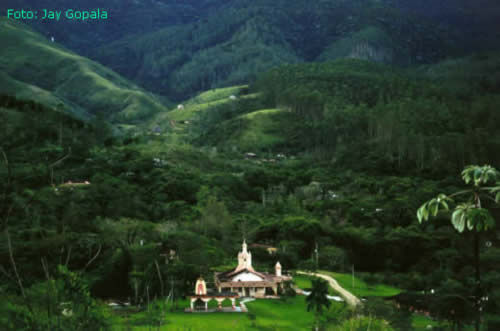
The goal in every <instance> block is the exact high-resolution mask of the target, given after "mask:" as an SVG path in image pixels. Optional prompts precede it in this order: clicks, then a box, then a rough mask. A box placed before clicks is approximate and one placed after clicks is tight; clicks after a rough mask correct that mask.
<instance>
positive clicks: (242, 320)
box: [113, 297, 313, 331]
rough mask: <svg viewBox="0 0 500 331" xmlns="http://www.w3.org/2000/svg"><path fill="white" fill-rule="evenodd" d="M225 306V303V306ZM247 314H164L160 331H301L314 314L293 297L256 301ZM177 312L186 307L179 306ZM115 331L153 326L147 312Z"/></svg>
mask: <svg viewBox="0 0 500 331" xmlns="http://www.w3.org/2000/svg"><path fill="white" fill-rule="evenodd" d="M226 305H227V302H226ZM246 305H247V307H248V309H249V311H250V312H249V313H207V314H205V313H193V314H186V313H184V312H183V311H182V312H181V311H168V310H167V311H166V312H164V314H165V315H164V316H165V321H164V326H162V328H161V330H162V331H163V330H179V329H191V330H199V329H201V328H204V329H210V330H215V329H216V330H266V329H274V330H304V329H307V328H308V327H309V326H310V325H311V323H312V320H313V314H312V313H308V312H307V311H306V309H305V306H306V305H305V298H304V297H296V298H292V299H289V300H287V301H282V300H256V301H253V302H249V303H247V304H246ZM179 307H180V308H184V307H187V302H181V303H180V304H179ZM119 319H120V320H119V321H118V322H117V324H116V325H115V326H114V328H113V329H114V330H122V329H123V328H125V327H132V330H148V328H150V327H151V325H152V323H151V320H150V319H149V316H148V313H147V312H142V313H133V314H129V315H125V316H120V318H119Z"/></svg>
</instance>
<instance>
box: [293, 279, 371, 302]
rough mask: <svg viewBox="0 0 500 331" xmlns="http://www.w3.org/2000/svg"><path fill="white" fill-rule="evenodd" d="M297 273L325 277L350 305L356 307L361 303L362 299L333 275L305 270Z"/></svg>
mask: <svg viewBox="0 0 500 331" xmlns="http://www.w3.org/2000/svg"><path fill="white" fill-rule="evenodd" d="M297 273H298V274H302V275H308V276H315V277H319V278H323V279H324V280H326V281H328V284H330V286H331V287H332V288H333V289H334V290H335V291H337V292H338V293H339V294H340V296H341V297H343V298H344V299H345V301H346V302H347V304H348V305H349V306H353V307H356V306H358V305H360V304H361V301H360V300H359V299H358V298H357V297H356V296H354V295H353V294H352V293H351V292H349V291H347V290H346V289H344V288H343V287H342V286H340V285H339V283H337V281H336V280H335V279H333V277H331V276H328V275H324V274H318V273H314V272H305V271H297Z"/></svg>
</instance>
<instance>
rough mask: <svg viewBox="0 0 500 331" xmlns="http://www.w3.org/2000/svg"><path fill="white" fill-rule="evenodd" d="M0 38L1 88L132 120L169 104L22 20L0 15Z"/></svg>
mask: <svg viewBox="0 0 500 331" xmlns="http://www.w3.org/2000/svg"><path fill="white" fill-rule="evenodd" d="M0 40H2V43H3V45H2V48H1V49H0V59H1V60H0V81H1V82H2V84H1V85H0V86H1V87H0V93H3V94H11V95H12V94H13V95H16V96H19V97H24V98H34V99H35V100H36V101H39V102H42V103H45V104H47V105H50V106H54V105H59V104H60V107H63V108H64V109H66V110H67V111H68V112H71V113H74V114H76V115H78V116H80V117H82V118H88V117H90V116H91V115H97V114H99V115H102V116H104V117H106V118H108V119H110V120H113V121H127V122H130V121H136V120H139V119H143V118H146V117H148V116H151V115H153V114H155V113H158V112H161V111H163V110H165V108H164V106H163V104H162V103H161V102H160V100H159V99H157V98H156V97H155V96H153V95H151V94H150V93H147V92H145V91H144V90H142V89H141V88H139V87H138V86H136V85H135V84H133V83H131V82H129V81H128V80H126V79H124V78H122V77H120V76H119V75H118V74H116V73H115V72H113V71H111V70H109V69H107V68H105V67H104V66H102V65H100V64H98V63H95V62H93V61H91V60H89V59H87V58H85V57H82V56H79V55H77V54H75V53H73V52H71V51H69V50H67V49H65V48H64V47H61V46H59V45H57V44H56V43H51V42H50V41H48V40H46V39H45V38H44V37H43V36H41V35H40V34H38V33H37V32H34V31H33V30H31V29H30V28H29V27H27V26H26V25H24V24H22V23H18V22H15V21H12V20H7V19H5V18H0Z"/></svg>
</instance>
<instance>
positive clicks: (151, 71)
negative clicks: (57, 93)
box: [91, 0, 498, 99]
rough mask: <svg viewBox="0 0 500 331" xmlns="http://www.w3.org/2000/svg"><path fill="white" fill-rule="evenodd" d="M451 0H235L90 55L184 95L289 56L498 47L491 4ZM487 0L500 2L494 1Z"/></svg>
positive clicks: (413, 59) (409, 54)
mask: <svg viewBox="0 0 500 331" xmlns="http://www.w3.org/2000/svg"><path fill="white" fill-rule="evenodd" d="M447 4H448V5H447V6H443V5H436V4H434V3H433V2H432V3H430V2H427V5H428V6H427V7H425V8H424V7H420V6H415V5H410V4H409V3H407V2H398V1H324V2H318V1H314V2H311V1H305V0H298V1H293V2H290V1H286V0H278V1H268V0H258V1H248V0H236V1H231V2H226V3H225V4H224V5H223V6H221V7H220V8H219V9H218V10H217V12H216V13H213V14H211V15H210V14H207V15H206V16H205V17H204V18H202V19H200V20H196V21H193V22H191V23H187V24H180V25H176V26H169V27H166V28H163V29H159V30H157V31H154V32H151V33H149V34H140V35H133V36H128V37H125V38H124V39H122V40H120V41H116V42H113V43H111V44H109V45H105V46H103V47H102V48H100V49H98V50H97V51H95V52H93V53H92V55H91V56H92V57H94V58H96V59H98V60H99V61H100V62H102V63H104V64H106V65H109V66H110V67H111V68H113V69H115V70H116V71H118V72H120V73H122V74H123V75H125V76H126V77H129V78H131V79H133V80H136V81H137V82H139V83H140V84H142V85H143V86H145V87H147V88H149V89H152V90H154V91H155V92H157V93H160V94H166V95H168V96H170V97H171V98H174V99H183V98H186V97H188V96H192V95H193V93H195V92H198V91H202V90H206V89H208V88H214V87H219V86H227V85H234V84H240V83H244V82H247V81H248V80H249V79H251V78H253V77H255V75H256V73H257V72H260V71H265V70H267V69H269V68H271V67H274V66H277V65H280V64H284V63H294V62H303V61H325V60H331V59H336V58H342V57H354V58H362V59H369V60H372V61H377V62H384V63H390V64H398V65H405V66H406V65H414V64H421V63H430V62H435V61H437V60H440V59H443V58H445V57H449V56H456V55H463V54H466V53H467V52H469V51H470V50H471V49H475V50H478V49H479V48H482V49H490V48H492V47H496V44H495V43H494V41H495V40H497V38H498V35H496V33H495V32H494V31H496V30H495V27H496V22H493V21H492V19H491V17H490V16H489V15H490V14H491V12H490V14H485V13H483V12H481V16H480V17H485V20H484V22H483V21H482V19H479V20H478V21H476V19H477V17H476V16H475V17H474V18H472V17H471V16H469V15H474V14H472V13H477V12H476V11H473V10H472V9H473V6H471V5H470V4H469V5H465V4H463V3H461V2H453V1H451V2H447ZM483 6H489V7H491V8H492V12H495V8H496V7H495V6H494V5H493V3H486V4H483ZM481 8H484V7H481ZM429 12H430V13H432V15H429ZM445 12H446V15H445V14H444V13H445ZM469 12H471V14H468V13H469ZM484 12H487V11H484ZM469 22H473V23H470V24H469ZM117 58H118V59H120V61H115V60H116V59H117Z"/></svg>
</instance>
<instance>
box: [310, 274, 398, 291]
mask: <svg viewBox="0 0 500 331" xmlns="http://www.w3.org/2000/svg"><path fill="white" fill-rule="evenodd" d="M318 272H319V273H322V274H325V275H329V276H332V277H333V278H334V279H335V280H336V281H337V282H338V283H339V284H340V286H342V287H343V288H345V289H346V290H347V291H349V292H351V293H352V294H354V295H355V296H357V297H389V296H393V295H396V294H398V293H400V292H401V290H400V289H398V288H395V287H392V286H389V285H384V284H367V283H366V282H364V281H362V280H361V279H359V278H356V277H354V283H353V280H352V276H351V275H350V274H341V273H337V272H331V271H324V270H320V271H318ZM353 284H354V286H353Z"/></svg>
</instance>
